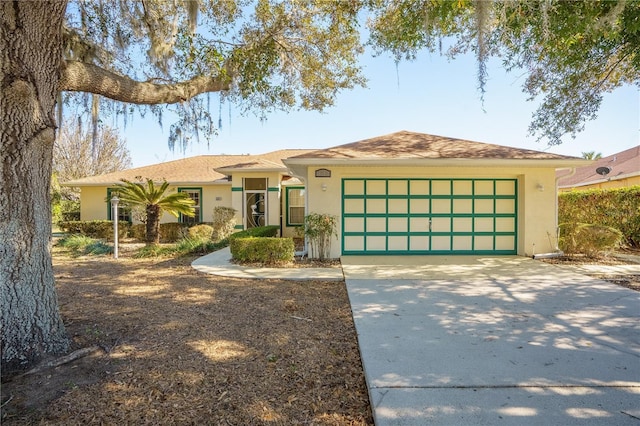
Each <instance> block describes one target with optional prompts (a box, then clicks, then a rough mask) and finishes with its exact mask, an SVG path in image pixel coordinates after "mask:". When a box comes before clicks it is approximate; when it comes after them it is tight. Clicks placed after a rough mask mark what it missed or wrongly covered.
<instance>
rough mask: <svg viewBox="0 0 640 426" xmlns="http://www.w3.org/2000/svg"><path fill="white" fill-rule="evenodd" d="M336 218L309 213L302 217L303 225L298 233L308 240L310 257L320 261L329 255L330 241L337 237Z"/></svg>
mask: <svg viewBox="0 0 640 426" xmlns="http://www.w3.org/2000/svg"><path fill="white" fill-rule="evenodd" d="M337 224H338V218H337V217H336V216H332V215H328V214H320V213H311V214H309V215H307V216H305V217H304V225H303V226H302V228H300V232H301V233H302V234H303V235H304V236H305V237H307V238H308V239H309V245H310V246H311V256H310V257H317V258H318V259H320V260H323V259H326V258H328V257H329V256H330V254H331V239H332V238H333V237H337V236H338V234H337V230H336V228H337Z"/></svg>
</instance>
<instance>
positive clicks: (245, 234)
mask: <svg viewBox="0 0 640 426" xmlns="http://www.w3.org/2000/svg"><path fill="white" fill-rule="evenodd" d="M279 232H280V227H279V226H277V225H268V226H257V227H255V228H249V229H245V230H244V231H239V232H236V233H235V234H231V235H229V240H233V239H235V238H249V237H256V238H259V237H276V236H278V233H279Z"/></svg>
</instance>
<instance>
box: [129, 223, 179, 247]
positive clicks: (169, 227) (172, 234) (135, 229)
mask: <svg viewBox="0 0 640 426" xmlns="http://www.w3.org/2000/svg"><path fill="white" fill-rule="evenodd" d="M188 228H189V226H188V225H187V224H184V223H180V222H168V223H161V224H160V242H161V243H175V242H176V241H179V240H180V239H181V238H183V237H184V236H185V231H186V230H187V229H188ZM146 233H147V225H145V224H144V223H137V224H135V225H132V226H131V233H130V235H131V237H132V238H135V239H136V240H138V241H144V240H145V235H146Z"/></svg>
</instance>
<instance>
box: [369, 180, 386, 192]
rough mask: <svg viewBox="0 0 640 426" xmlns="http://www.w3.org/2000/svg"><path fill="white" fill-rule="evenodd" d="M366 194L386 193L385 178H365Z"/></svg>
mask: <svg viewBox="0 0 640 426" xmlns="http://www.w3.org/2000/svg"><path fill="white" fill-rule="evenodd" d="M366 188H367V195H387V181H386V180H367V184H366Z"/></svg>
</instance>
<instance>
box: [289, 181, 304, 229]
mask: <svg viewBox="0 0 640 426" xmlns="http://www.w3.org/2000/svg"><path fill="white" fill-rule="evenodd" d="M304 210H305V209H304V188H303V187H301V186H297V187H290V188H287V226H297V225H302V224H303V223H304V213H305V211H304Z"/></svg>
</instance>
